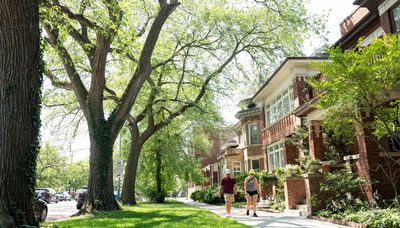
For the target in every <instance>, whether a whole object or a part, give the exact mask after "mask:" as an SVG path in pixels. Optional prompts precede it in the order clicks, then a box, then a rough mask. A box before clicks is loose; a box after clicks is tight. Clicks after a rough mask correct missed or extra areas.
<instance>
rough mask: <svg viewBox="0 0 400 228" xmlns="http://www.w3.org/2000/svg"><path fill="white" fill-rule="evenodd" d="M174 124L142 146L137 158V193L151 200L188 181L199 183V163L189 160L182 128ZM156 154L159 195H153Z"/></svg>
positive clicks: (154, 191) (178, 124) (200, 176)
mask: <svg viewBox="0 0 400 228" xmlns="http://www.w3.org/2000/svg"><path fill="white" fill-rule="evenodd" d="M181 124H182V122H181V123H178V122H176V123H175V124H173V125H171V126H169V127H167V128H165V129H163V130H161V131H160V132H159V133H157V134H156V135H154V136H153V137H152V138H150V139H149V141H148V142H147V143H146V144H145V146H144V148H143V151H142V155H141V157H140V161H139V162H140V163H139V171H138V175H139V176H138V182H137V188H138V191H140V192H142V193H143V194H144V195H145V196H147V197H149V198H150V199H152V200H155V199H156V197H160V196H161V195H160V194H163V196H166V195H167V193H168V192H171V191H175V190H177V189H179V188H183V186H179V181H178V180H182V183H187V182H188V181H189V180H192V181H193V182H200V181H201V180H202V173H201V168H200V164H199V162H198V161H197V160H196V159H195V158H193V157H191V156H189V155H188V154H187V153H186V151H185V142H184V138H183V137H182V134H181V131H180V130H182V128H183V127H184V125H181ZM156 150H159V152H160V154H161V155H162V160H161V162H162V164H161V167H162V170H161V177H162V178H161V179H162V193H160V192H158V193H157V191H156V178H155V177H156V165H157V164H156V155H155V152H156Z"/></svg>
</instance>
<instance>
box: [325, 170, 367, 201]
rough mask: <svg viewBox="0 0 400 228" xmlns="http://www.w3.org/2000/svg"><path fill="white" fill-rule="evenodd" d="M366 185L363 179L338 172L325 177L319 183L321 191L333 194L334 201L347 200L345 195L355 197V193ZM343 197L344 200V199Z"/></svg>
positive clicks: (341, 171) (353, 174)
mask: <svg viewBox="0 0 400 228" xmlns="http://www.w3.org/2000/svg"><path fill="white" fill-rule="evenodd" d="M366 184H367V181H366V180H365V178H363V177H360V176H358V175H357V174H355V173H348V172H347V171H345V170H339V171H336V172H334V173H328V174H326V175H325V177H324V179H323V181H322V182H321V191H330V192H333V193H335V198H336V199H347V197H346V195H348V194H350V195H351V196H353V197H354V196H356V195H357V194H356V193H357V192H359V190H360V189H361V188H363V187H364V186H365V185H366ZM344 197H345V198H344Z"/></svg>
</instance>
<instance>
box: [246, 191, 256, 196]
mask: <svg viewBox="0 0 400 228" xmlns="http://www.w3.org/2000/svg"><path fill="white" fill-rule="evenodd" d="M247 194H249V196H254V195H258V192H257V191H250V192H249V191H247Z"/></svg>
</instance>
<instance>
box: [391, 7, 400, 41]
mask: <svg viewBox="0 0 400 228" xmlns="http://www.w3.org/2000/svg"><path fill="white" fill-rule="evenodd" d="M392 23H393V29H394V32H395V33H397V34H400V5H399V4H398V5H397V6H395V7H394V8H393V10H392Z"/></svg>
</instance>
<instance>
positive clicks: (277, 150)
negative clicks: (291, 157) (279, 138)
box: [267, 142, 285, 171]
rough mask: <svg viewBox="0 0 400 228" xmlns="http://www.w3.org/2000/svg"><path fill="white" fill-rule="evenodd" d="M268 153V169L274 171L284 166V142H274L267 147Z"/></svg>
mask: <svg viewBox="0 0 400 228" xmlns="http://www.w3.org/2000/svg"><path fill="white" fill-rule="evenodd" d="M267 153H268V170H269V171H274V170H275V169H276V168H279V167H283V166H284V165H285V164H284V159H283V143H282V142H278V143H274V144H272V145H271V146H268V147H267Z"/></svg>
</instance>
